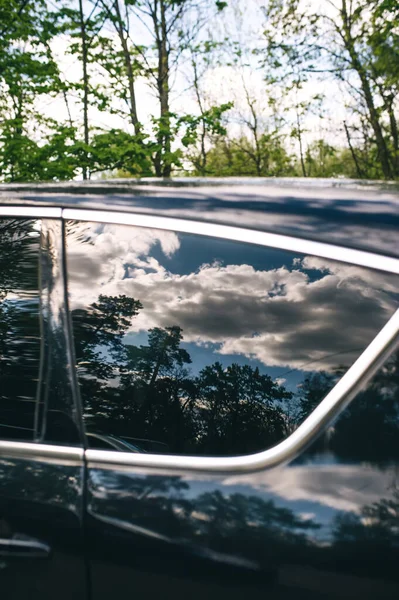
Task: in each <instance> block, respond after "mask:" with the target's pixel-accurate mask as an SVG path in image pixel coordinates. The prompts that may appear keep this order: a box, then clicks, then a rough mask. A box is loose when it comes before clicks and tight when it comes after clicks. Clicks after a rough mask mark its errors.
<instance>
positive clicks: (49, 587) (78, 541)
mask: <svg viewBox="0 0 399 600" xmlns="http://www.w3.org/2000/svg"><path fill="white" fill-rule="evenodd" d="M27 456H29V453H28V452H27ZM83 481H84V480H83V461H72V462H71V461H65V460H60V459H58V460H54V459H51V460H48V459H47V460H46V459H45V458H43V457H40V456H34V457H32V458H30V459H28V458H18V457H15V456H12V455H11V456H10V455H7V452H6V451H4V450H2V453H1V458H0V539H1V543H0V586H1V594H2V597H3V598H7V600H21V599H23V598H31V599H32V600H53V599H54V597H57V598H60V599H62V600H69V599H70V598H76V600H83V599H86V598H87V592H88V590H87V577H86V565H85V561H84V546H83V527H82V517H83V505H82V498H83ZM7 540H10V541H11V542H12V543H15V542H16V541H18V540H23V541H25V542H27V544H28V549H27V554H26V555H24V556H21V555H19V554H18V553H17V552H15V551H14V549H13V546H11V547H10V549H8V548H7V545H6V541H7ZM32 541H36V542H39V543H40V544H44V545H46V546H47V547H48V548H49V551H50V552H49V555H48V556H43V557H36V556H34V555H33V554H31V553H30V551H29V545H30V544H31V542H32ZM2 550H3V554H2V552H1V551H2Z"/></svg>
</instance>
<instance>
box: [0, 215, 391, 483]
mask: <svg viewBox="0 0 399 600" xmlns="http://www.w3.org/2000/svg"><path fill="white" fill-rule="evenodd" d="M3 215H4V216H19V217H29V216H33V217H35V218H46V217H47V218H61V220H63V221H64V222H65V221H69V220H76V221H93V222H98V223H109V224H115V225H117V224H123V225H132V226H136V227H137V226H139V227H147V228H154V229H161V230H167V231H176V232H181V233H194V234H197V235H202V236H205V237H212V238H223V239H228V240H232V241H241V242H247V243H250V244H256V245H260V246H266V247H271V248H275V249H280V250H290V251H294V252H301V253H305V254H312V255H314V256H318V257H321V258H327V259H331V260H336V261H340V262H344V263H347V264H352V265H357V266H362V267H368V268H372V269H377V270H379V271H384V272H387V273H393V274H399V259H396V258H393V257H389V256H384V255H381V254H376V253H373V252H366V251H363V250H356V249H352V248H346V247H344V246H337V245H333V244H326V243H323V242H317V241H315V240H312V239H310V238H309V239H304V238H299V237H295V236H285V235H280V234H274V233H272V232H268V231H258V230H255V229H254V230H253V229H246V228H241V227H233V226H226V225H219V224H210V223H209V222H203V221H194V220H187V219H177V218H169V217H160V216H156V215H148V214H146V215H143V214H140V213H132V212H126V211H123V210H113V211H110V210H98V209H80V208H76V209H75V208H74V209H70V208H61V207H48V206H47V207H42V206H38V207H26V206H14V207H12V206H6V207H0V216H3ZM63 245H64V257H65V240H64V239H63ZM63 268H65V264H64V265H63ZM64 279H65V285H66V286H67V285H68V274H67V271H66V270H65V277H64ZM65 297H66V298H67V289H66V290H65ZM69 322H70V321H69ZM67 338H68V344H69V353H70V356H71V357H73V340H72V336H71V332H70V331H69V334H67ZM398 346H399V309H398V310H397V311H396V312H395V313H394V315H393V316H392V317H391V318H390V319H389V321H388V322H387V323H386V324H385V326H384V327H383V328H382V329H381V331H380V332H379V333H378V334H377V335H376V336H375V338H374V339H373V340H372V342H371V343H370V344H369V346H368V347H367V348H366V349H365V350H364V352H363V353H362V354H361V355H360V357H359V358H358V359H357V360H356V361H355V362H354V363H353V365H352V366H351V367H350V368H349V370H348V371H347V372H346V373H345V375H344V376H343V377H342V378H341V379H340V380H339V381H338V383H337V384H336V385H335V386H334V388H333V389H332V390H331V391H330V392H329V393H328V394H327V396H326V397H325V398H324V399H323V400H322V401H321V402H320V404H319V405H318V406H317V407H316V408H315V409H314V411H313V412H312V413H311V414H310V415H309V416H308V417H307V418H306V419H305V420H304V421H303V423H302V424H301V425H300V426H299V427H298V428H297V429H296V430H295V431H294V432H293V433H291V435H290V436H289V437H288V438H286V439H285V440H283V441H282V442H280V443H278V444H277V445H276V446H274V447H272V448H269V449H267V450H264V451H261V452H257V453H255V454H250V455H245V456H234V457H206V456H174V455H169V454H167V455H165V454H150V453H148V454H141V453H136V454H132V453H129V452H121V451H113V450H94V449H89V448H87V447H86V449H85V451H84V456H85V459H86V461H87V465H88V467H89V468H90V467H95V466H99V465H104V466H106V465H109V466H111V465H115V466H116V465H117V466H120V467H121V466H122V467H125V468H127V469H129V468H134V467H138V468H139V467H142V468H143V467H144V468H151V469H157V468H158V469H171V470H174V471H181V470H183V471H195V472H210V473H214V474H217V473H219V474H224V473H229V474H234V473H237V474H238V473H251V472H255V471H262V470H265V469H269V468H272V467H276V466H279V465H282V464H285V463H287V462H290V461H292V460H293V459H295V458H296V457H297V456H298V455H299V454H300V453H301V452H302V451H303V450H304V449H305V448H306V447H307V446H308V445H309V444H310V443H311V442H312V441H313V440H314V439H315V438H316V437H317V435H319V434H320V433H321V432H322V431H323V430H324V428H325V427H327V426H328V425H329V424H330V423H331V422H332V421H333V420H334V419H335V418H336V416H337V415H338V414H339V413H340V412H341V411H342V410H343V409H344V408H345V407H346V406H348V404H349V403H350V402H351V400H352V399H353V398H354V396H355V395H356V394H357V393H358V392H359V391H360V390H361V389H362V388H363V387H364V385H365V384H366V383H367V382H368V381H369V380H370V379H371V377H372V376H373V375H374V374H375V373H376V371H377V370H378V369H379V368H380V366H381V365H382V364H383V363H384V362H385V360H386V359H387V357H388V356H389V355H390V354H391V353H392V352H393V351H394V350H395V349H396V348H397V347H398ZM76 395H77V396H76V397H77V403H78V404H79V410H80V406H81V405H80V396H79V389H78V388H77V390H76ZM4 444H6V445H8V444H11V445H12V446H13V445H15V444H17V445H18V444H19V443H18V442H0V450H1V447H2V446H3V447H4ZM19 445H22V446H27V445H32V446H33V447H36V449H37V450H39V449H38V446H39V444H35V443H34V442H32V444H31V443H29V444H26V443H21V444H19ZM50 447H53V446H49V445H47V448H50ZM60 447H61V448H64V449H65V451H67V450H68V448H65V447H64V446H58V445H56V448H57V449H59V448H60ZM15 449H16V450H17V448H15ZM74 449H75V448H74V447H70V448H69V450H74ZM32 450H33V448H32ZM39 451H40V450H39ZM43 452H47V450H46V451H45V450H43Z"/></svg>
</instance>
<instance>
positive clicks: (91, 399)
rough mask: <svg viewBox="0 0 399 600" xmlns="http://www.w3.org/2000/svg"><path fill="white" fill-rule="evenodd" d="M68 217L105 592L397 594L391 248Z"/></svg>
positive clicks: (100, 592) (93, 517)
mask: <svg viewBox="0 0 399 600" xmlns="http://www.w3.org/2000/svg"><path fill="white" fill-rule="evenodd" d="M65 217H66V218H67V217H69V218H70V219H72V220H70V221H69V222H67V224H66V228H67V237H66V244H67V269H68V293H69V304H70V310H71V317H72V324H73V336H74V348H75V355H76V368H77V374H78V380H79V387H80V394H81V397H82V403H83V420H84V424H85V427H86V431H87V432H88V433H90V434H91V435H93V436H95V435H97V436H113V437H114V438H118V439H120V440H125V441H129V442H131V443H133V444H137V446H138V447H140V440H141V443H142V444H143V443H144V444H146V446H147V448H148V447H150V448H153V450H152V451H150V452H142V453H140V452H131V453H129V452H118V451H107V450H101V449H95V448H88V450H87V451H86V459H87V469H88V471H87V491H86V498H87V504H86V509H87V515H86V519H87V520H86V527H87V529H86V534H87V543H88V553H89V562H90V573H91V579H92V592H93V599H94V600H103V599H105V598H108V597H109V596H110V595H112V596H116V597H122V596H123V597H124V598H130V597H132V598H133V597H135V596H143V597H146V598H154V599H155V598H158V597H159V596H160V595H162V596H164V597H174V596H183V595H185V596H187V597H190V598H200V597H201V598H202V597H203V596H204V595H206V596H208V597H211V598H218V597H219V596H220V595H221V594H223V595H225V594H227V596H228V597H230V598H242V596H243V594H251V597H254V598H265V597H268V598H276V599H277V598H291V597H293V595H295V597H299V598H343V597H344V598H345V597H347V598H355V597H362V598H376V597H378V598H393V597H397V595H398V593H399V583H398V575H397V569H396V564H397V560H398V554H399V538H398V479H397V473H398V466H399V464H398V461H399V450H398V448H399V445H398V439H399V420H398V415H399V404H398V402H399V400H398V398H399V396H398V391H399V388H398V354H397V353H395V348H396V347H397V342H398V330H399V327H398V314H399V313H398V311H397V298H398V291H399V287H398V276H397V275H395V274H393V273H392V272H390V271H391V270H392V262H390V261H387V265H388V266H387V265H385V263H384V260H383V258H381V259H380V266H381V269H380V270H379V271H376V270H372V269H370V268H367V267H366V266H365V265H366V264H367V260H368V258H369V256H368V255H367V253H359V254H356V253H352V254H351V257H352V258H353V259H354V262H353V263H348V262H346V257H345V252H344V251H343V250H342V249H340V248H335V247H334V246H323V247H322V248H321V246H320V245H317V247H316V246H315V245H312V243H307V242H306V241H304V240H297V239H295V238H291V239H290V240H289V241H287V238H285V239H284V248H281V247H279V243H278V240H276V241H274V242H273V244H272V242H271V239H270V238H268V237H267V236H265V239H263V238H262V235H261V234H260V233H259V232H252V233H251V232H248V230H241V229H240V228H239V227H237V228H231V230H230V232H227V231H226V235H221V232H222V230H220V231H218V232H217V233H219V235H218V236H217V235H216V231H215V229H216V228H215V227H214V228H213V229H212V227H211V226H210V225H209V224H201V223H199V222H196V223H189V222H187V221H184V222H183V221H179V220H178V219H173V226H172V225H171V223H172V222H171V221H169V220H168V219H167V218H164V219H163V218H159V217H156V218H152V217H151V216H150V215H149V216H145V217H143V216H140V217H139V218H138V217H137V216H136V215H132V214H120V213H115V214H113V213H112V212H107V213H105V212H96V211H82V212H80V211H79V210H66V211H65ZM137 222H140V225H141V226H140V227H138V226H137V225H136V223H137ZM121 223H123V225H121ZM226 230H227V228H226ZM212 232H215V235H214V236H212V235H211V233H212ZM229 236H230V237H229ZM255 242H256V243H255ZM316 250H319V251H320V252H322V256H320V255H318V254H317V251H316ZM356 257H357V262H356ZM374 258H375V257H374ZM396 271H397V265H396ZM156 448H158V453H157V451H156V450H155V449H156Z"/></svg>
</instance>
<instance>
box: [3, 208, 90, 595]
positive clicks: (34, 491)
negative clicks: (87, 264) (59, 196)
mask: <svg viewBox="0 0 399 600" xmlns="http://www.w3.org/2000/svg"><path fill="white" fill-rule="evenodd" d="M1 211H2V212H3V213H5V214H6V215H7V216H2V214H1V213H0V589H1V594H2V597H3V598H7V600H21V599H22V598H32V599H38V600H39V598H40V600H43V599H50V598H55V597H57V598H65V599H67V598H68V599H69V598H72V597H73V598H76V599H77V600H83V599H85V600H86V598H87V582H86V571H85V562H84V551H83V528H82V517H83V504H82V502H83V475H84V468H83V447H82V436H81V434H80V416H79V415H80V413H79V410H78V407H77V404H76V395H75V391H74V390H76V386H75V385H74V370H73V369H72V368H71V367H72V364H71V360H70V355H69V351H68V339H67V338H68V314H67V311H66V305H65V288H64V276H63V243H62V222H61V220H60V219H59V220H57V219H52V218H45V217H49V216H56V215H57V213H60V211H59V210H58V209H52V208H47V209H44V210H43V209H40V208H38V209H37V210H35V209H33V210H32V209H28V210H26V209H24V208H23V207H2V208H1ZM26 213H27V216H25V215H26ZM42 217H44V218H42Z"/></svg>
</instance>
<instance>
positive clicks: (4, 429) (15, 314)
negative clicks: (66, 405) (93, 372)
mask: <svg viewBox="0 0 399 600" xmlns="http://www.w3.org/2000/svg"><path fill="white" fill-rule="evenodd" d="M39 247H40V222H38V221H34V220H21V219H19V220H18V219H0V438H2V439H11V440H13V439H15V440H32V439H33V435H34V415H35V400H36V387H37V381H38V373H39V361H40V325H39V290H38V263H39Z"/></svg>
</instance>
